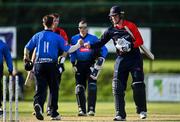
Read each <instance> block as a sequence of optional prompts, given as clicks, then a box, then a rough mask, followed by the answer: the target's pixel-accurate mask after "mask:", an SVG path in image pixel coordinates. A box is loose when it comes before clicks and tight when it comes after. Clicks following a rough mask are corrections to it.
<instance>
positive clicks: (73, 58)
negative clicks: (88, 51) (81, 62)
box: [69, 39, 77, 72]
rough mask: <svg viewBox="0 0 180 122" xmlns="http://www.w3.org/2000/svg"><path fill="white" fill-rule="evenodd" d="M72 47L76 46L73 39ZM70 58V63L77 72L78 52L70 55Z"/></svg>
mask: <svg viewBox="0 0 180 122" xmlns="http://www.w3.org/2000/svg"><path fill="white" fill-rule="evenodd" d="M71 45H74V40H73V39H71ZM69 57H70V62H71V64H72V67H73V70H74V71H75V72H76V71H77V68H76V60H77V56H76V51H75V52H73V53H70V54H69Z"/></svg>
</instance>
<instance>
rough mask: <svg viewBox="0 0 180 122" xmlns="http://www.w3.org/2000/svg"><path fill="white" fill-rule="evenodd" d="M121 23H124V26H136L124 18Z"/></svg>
mask: <svg viewBox="0 0 180 122" xmlns="http://www.w3.org/2000/svg"><path fill="white" fill-rule="evenodd" d="M123 24H124V26H128V27H136V24H135V23H134V22H132V21H129V20H124V23H123Z"/></svg>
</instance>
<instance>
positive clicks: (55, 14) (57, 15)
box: [51, 13, 59, 18]
mask: <svg viewBox="0 0 180 122" xmlns="http://www.w3.org/2000/svg"><path fill="white" fill-rule="evenodd" d="M51 15H53V16H54V17H55V18H59V14H58V13H52V14H51Z"/></svg>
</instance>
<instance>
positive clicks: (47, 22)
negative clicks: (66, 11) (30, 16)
mask: <svg viewBox="0 0 180 122" xmlns="http://www.w3.org/2000/svg"><path fill="white" fill-rule="evenodd" d="M42 21H43V23H44V24H45V25H46V26H47V27H51V26H52V24H53V21H54V17H53V16H52V15H46V16H44V17H43V19H42Z"/></svg>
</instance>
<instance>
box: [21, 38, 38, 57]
mask: <svg viewBox="0 0 180 122" xmlns="http://www.w3.org/2000/svg"><path fill="white" fill-rule="evenodd" d="M35 41H36V36H33V37H32V38H31V40H30V41H29V42H28V43H27V44H26V46H25V48H24V61H25V60H28V61H30V58H29V53H30V51H32V50H33V49H34V48H35V46H36V43H35Z"/></svg>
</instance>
